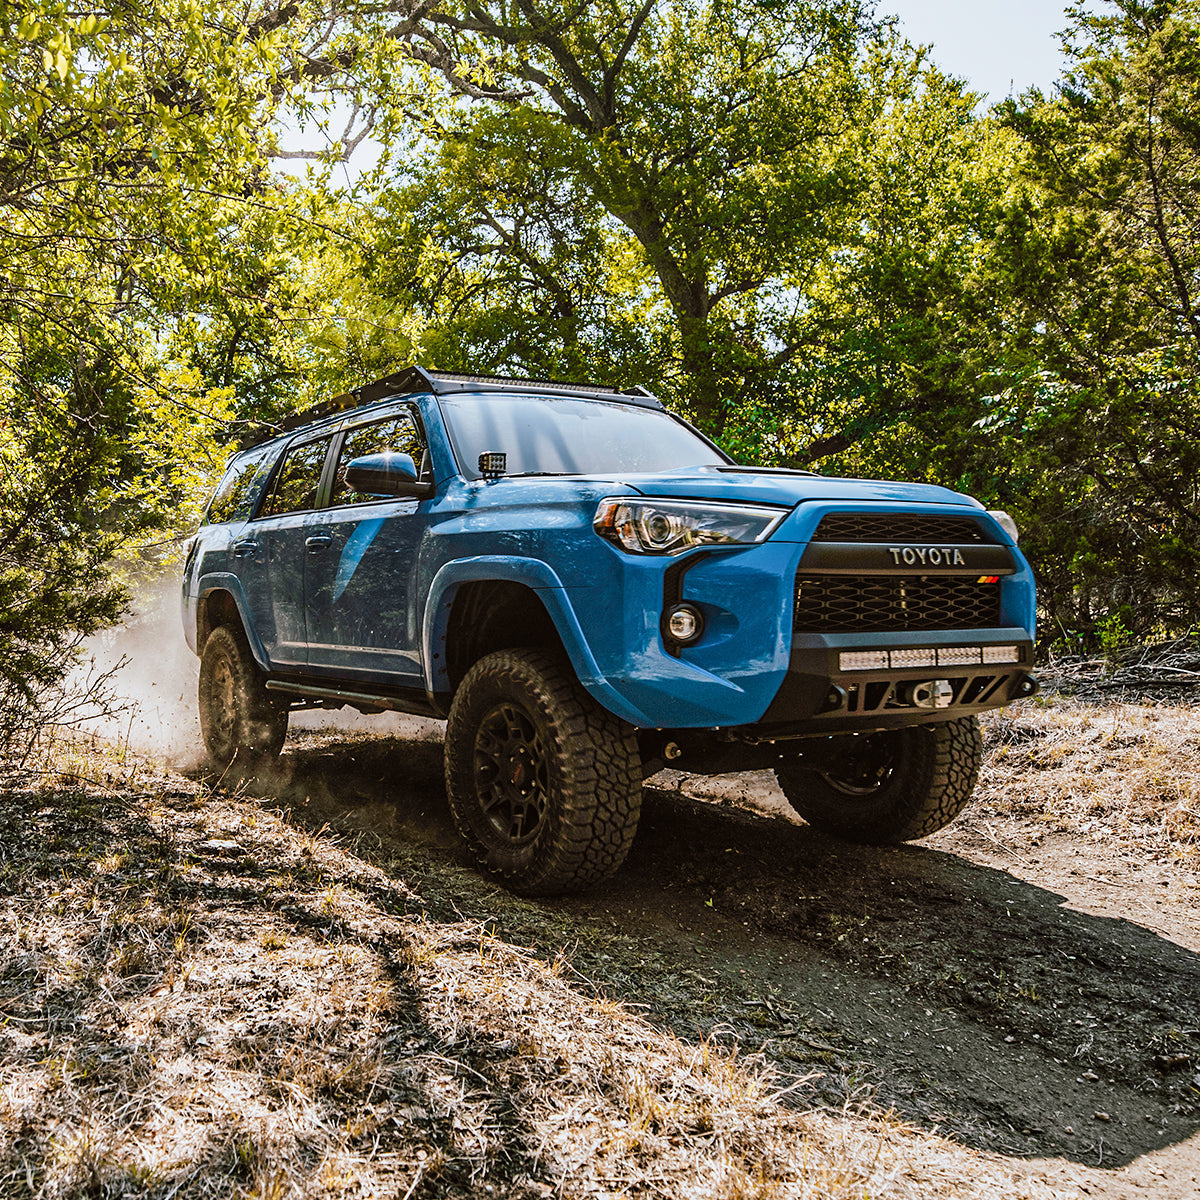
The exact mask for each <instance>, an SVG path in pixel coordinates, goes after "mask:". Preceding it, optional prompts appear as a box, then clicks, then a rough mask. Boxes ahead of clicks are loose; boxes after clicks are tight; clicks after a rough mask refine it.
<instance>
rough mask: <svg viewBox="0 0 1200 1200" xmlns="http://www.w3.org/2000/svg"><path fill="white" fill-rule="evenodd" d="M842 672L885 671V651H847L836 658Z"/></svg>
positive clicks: (886, 657) (886, 664) (886, 659)
mask: <svg viewBox="0 0 1200 1200" xmlns="http://www.w3.org/2000/svg"><path fill="white" fill-rule="evenodd" d="M838 662H839V663H840V664H841V668H842V670H843V671H886V670H887V668H888V652H887V651H886V650H847V651H843V653H842V654H841V655H839V657H838Z"/></svg>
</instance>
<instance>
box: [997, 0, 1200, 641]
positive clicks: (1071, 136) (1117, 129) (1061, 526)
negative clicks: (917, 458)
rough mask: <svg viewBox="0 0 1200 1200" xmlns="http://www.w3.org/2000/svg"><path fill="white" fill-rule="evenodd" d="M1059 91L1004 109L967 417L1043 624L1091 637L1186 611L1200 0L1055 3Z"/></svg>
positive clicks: (1198, 600)
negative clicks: (1017, 170) (1005, 154)
mask: <svg viewBox="0 0 1200 1200" xmlns="http://www.w3.org/2000/svg"><path fill="white" fill-rule="evenodd" d="M1068 38H1069V44H1070V47H1071V59H1072V69H1071V72H1070V73H1069V75H1068V77H1067V78H1066V80H1065V81H1064V85H1063V88H1062V95H1061V97H1059V98H1057V99H1054V100H1046V99H1043V98H1042V97H1040V96H1038V95H1036V94H1035V95H1033V96H1031V97H1029V98H1027V99H1026V100H1025V101H1024V102H1022V103H1020V104H1017V103H1011V102H1010V103H1009V104H1007V105H1005V106H1002V108H1001V110H1000V112H999V116H1000V118H1001V119H1002V120H1003V122H1004V124H1005V125H1006V126H1007V127H1008V128H1010V129H1011V130H1013V131H1014V132H1015V133H1017V134H1018V135H1019V136H1020V138H1021V140H1022V144H1023V146H1024V150H1025V153H1024V157H1023V170H1022V176H1021V178H1020V180H1019V181H1018V182H1017V183H1016V184H1015V185H1014V187H1013V189H1012V194H1011V197H1010V199H1009V201H1008V204H1007V206H1006V208H1005V210H1004V211H1003V213H1002V219H1001V220H1000V221H998V222H997V225H996V232H995V237H994V241H993V244H992V247H991V255H990V262H989V268H988V270H989V273H990V278H991V280H992V281H993V283H994V286H995V289H996V291H997V293H998V294H999V295H1000V296H1001V297H1004V298H1005V299H1004V304H1005V310H1006V311H1005V313H1004V316H1005V320H1006V323H1007V324H1008V326H1009V329H1008V332H1007V334H1006V336H1004V337H1002V338H1001V339H998V349H999V351H1000V355H1001V356H1002V357H999V356H998V357H999V361H1001V362H1002V363H1003V366H1002V368H1001V370H1000V371H999V372H998V373H997V375H998V378H997V382H998V383H999V384H1000V386H999V387H997V389H996V391H995V395H994V397H993V398H992V400H991V402H990V404H989V408H988V412H987V414H986V416H985V417H984V418H983V419H982V420H981V422H980V426H979V427H980V428H981V429H982V430H983V431H984V432H986V433H987V434H988V435H989V436H991V437H994V438H996V439H997V442H998V444H999V446H1000V448H1001V453H1002V454H1004V455H1006V456H1009V457H1010V458H1011V461H1012V462H1013V464H1014V468H1015V472H1014V473H1015V476H1016V478H1017V479H1018V480H1019V481H1020V482H1021V484H1022V486H1021V487H1020V488H1019V489H1018V496H1019V499H1018V502H1017V504H1016V506H1015V507H1017V508H1018V510H1020V511H1019V517H1020V518H1023V523H1024V524H1025V525H1026V526H1028V528H1029V530H1030V534H1031V539H1030V541H1031V548H1032V550H1033V553H1034V555H1035V558H1036V559H1037V561H1038V562H1039V567H1040V571H1041V576H1042V582H1043V592H1044V596H1045V600H1046V602H1047V604H1048V607H1049V609H1050V612H1051V616H1052V619H1053V621H1054V623H1055V625H1057V626H1059V627H1061V628H1064V629H1067V630H1074V631H1078V632H1079V633H1081V634H1082V636H1083V637H1084V639H1085V641H1091V642H1092V643H1093V644H1096V643H1097V642H1100V643H1102V642H1103V641H1104V638H1105V636H1106V634H1105V630H1106V629H1110V628H1111V622H1112V620H1114V619H1116V618H1117V617H1119V618H1120V620H1121V621H1122V622H1124V621H1126V620H1127V621H1128V628H1129V631H1130V632H1131V633H1133V634H1136V635H1142V636H1144V635H1146V634H1147V633H1149V632H1151V631H1172V632H1177V631H1181V630H1184V629H1186V628H1188V627H1189V626H1190V625H1191V624H1192V623H1193V622H1194V621H1195V618H1196V614H1197V612H1200V493H1198V492H1197V484H1196V480H1197V475H1198V472H1200V439H1198V438H1197V433H1198V432H1200V404H1198V401H1197V390H1196V377H1197V367H1198V365H1200V310H1198V308H1197V304H1198V300H1197V296H1196V280H1197V279H1198V278H1200V241H1198V240H1197V236H1196V230H1197V229H1200V189H1198V187H1197V185H1198V184H1200V175H1198V173H1197V171H1198V168H1197V163H1198V162H1200V158H1198V156H1197V152H1198V151H1200V69H1198V68H1200V6H1198V5H1197V4H1196V3H1194V0H1183V2H1180V3H1163V4H1157V5H1152V6H1147V5H1144V4H1138V3H1132V2H1128V0H1124V2H1122V3H1120V4H1110V5H1108V6H1107V10H1106V11H1105V12H1104V13H1102V14H1096V13H1093V12H1090V11H1087V10H1084V9H1082V8H1079V9H1073V10H1071V25H1070V28H1069V30H1068Z"/></svg>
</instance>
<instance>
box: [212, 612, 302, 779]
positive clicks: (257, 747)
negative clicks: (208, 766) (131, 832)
mask: <svg viewBox="0 0 1200 1200" xmlns="http://www.w3.org/2000/svg"><path fill="white" fill-rule="evenodd" d="M199 701H200V732H201V733H202V734H203V735H204V745H205V747H206V748H207V750H208V754H209V758H210V759H211V760H212V762H213V765H214V766H216V767H217V768H219V769H221V770H224V768H226V767H228V766H229V764H230V763H232V762H233V760H234V758H235V757H236V758H238V759H239V760H240V761H243V762H246V761H253V760H254V759H256V758H268V759H273V758H277V757H278V756H279V752H280V751H281V750H282V749H283V741H284V738H286V737H287V725H288V713H287V709H286V708H284V707H282V706H281V705H280V704H279V702H278V701H276V699H275V698H274V697H273V696H272V695H271V693H270V692H268V691H267V689H266V688H265V687H264V686H263V680H262V673H261V672H260V671H259V669H258V666H257V665H256V664H255V662H254V657H253V655H252V654H251V653H250V645H249V643H248V642H247V641H246V635H245V634H244V633H243V632H242V631H241V630H240V629H233V628H231V627H230V626H228V625H220V626H218V627H217V628H216V629H214V630H213V631H212V633H211V634H209V636H208V641H206V642H205V643H204V653H203V654H202V655H201V657H200V688H199Z"/></svg>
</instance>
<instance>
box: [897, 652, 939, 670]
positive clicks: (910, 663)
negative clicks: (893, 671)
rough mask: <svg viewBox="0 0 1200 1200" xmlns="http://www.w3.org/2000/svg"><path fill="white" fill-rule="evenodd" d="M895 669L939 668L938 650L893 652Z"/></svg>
mask: <svg viewBox="0 0 1200 1200" xmlns="http://www.w3.org/2000/svg"><path fill="white" fill-rule="evenodd" d="M892 666H893V667H934V666H937V651H936V650H893V651H892Z"/></svg>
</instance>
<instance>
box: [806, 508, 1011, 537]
mask: <svg viewBox="0 0 1200 1200" xmlns="http://www.w3.org/2000/svg"><path fill="white" fill-rule="evenodd" d="M812 540H813V541H814V542H908V543H910V544H914V543H915V544H917V545H930V544H934V543H936V544H939V545H947V544H948V545H954V544H955V543H958V544H960V545H961V544H963V543H967V542H991V541H992V539H991V538H990V537H988V536H987V535H986V534H985V533H984V531H983V529H982V528H981V526H980V525H979V522H978V521H972V520H971V518H970V517H939V516H937V515H935V514H932V513H868V512H836V513H826V515H825V516H824V517H822V518H821V523H820V524H819V525H818V526H817V531H816V533H814V534H813V536H812Z"/></svg>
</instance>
